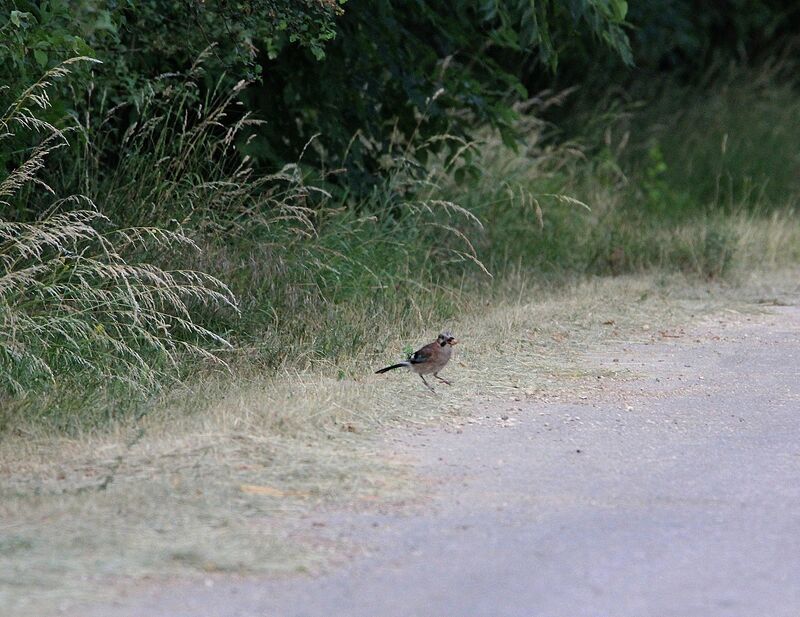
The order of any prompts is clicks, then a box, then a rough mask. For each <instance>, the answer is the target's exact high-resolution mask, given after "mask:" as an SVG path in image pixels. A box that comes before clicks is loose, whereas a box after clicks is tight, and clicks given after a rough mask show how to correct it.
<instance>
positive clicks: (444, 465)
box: [82, 307, 800, 617]
mask: <svg viewBox="0 0 800 617" xmlns="http://www.w3.org/2000/svg"><path fill="white" fill-rule="evenodd" d="M675 336H676V338H672V336H671V335H667V336H662V337H660V338H659V337H657V336H656V337H654V338H655V340H654V342H653V343H652V344H638V345H627V346H622V345H620V348H619V349H611V350H609V351H608V352H607V353H605V354H603V356H602V357H600V356H598V357H597V358H594V359H593V360H592V361H593V362H594V363H595V364H596V366H597V368H598V374H600V373H601V370H602V369H616V370H619V371H623V372H624V371H626V370H630V371H632V372H635V374H636V375H637V377H636V378H635V379H634V380H632V381H631V380H629V381H621V380H620V381H615V380H614V379H613V378H609V377H600V378H598V379H597V385H596V386H595V387H593V389H590V390H586V391H582V392H584V393H583V394H581V395H580V396H579V395H578V393H577V392H576V395H575V396H574V397H566V399H564V398H562V400H561V401H550V402H544V401H542V400H537V401H526V400H522V401H519V402H516V401H511V402H507V403H502V404H493V405H491V406H487V407H483V408H481V409H479V413H478V415H477V416H476V420H475V421H474V423H473V424H471V425H468V426H465V427H464V429H463V431H462V432H456V431H453V430H450V431H445V430H431V431H425V432H423V433H421V434H418V435H415V436H412V437H408V438H404V439H401V440H400V441H399V442H398V443H395V444H394V447H395V448H396V449H397V451H398V453H399V454H402V455H404V456H412V457H415V458H416V459H417V460H419V465H418V470H419V474H420V478H427V479H428V480H426V481H427V482H430V483H431V484H430V487H432V488H430V492H431V496H430V497H429V498H428V499H427V500H425V503H424V504H423V505H422V506H421V507H415V508H413V509H412V510H411V511H403V512H396V511H391V510H389V511H387V512H384V513H375V512H368V513H339V514H335V515H320V520H322V521H324V525H325V529H326V530H327V531H326V533H328V534H331V538H333V539H335V540H336V541H338V542H341V543H351V544H352V545H353V546H358V547H361V548H360V549H359V551H356V552H361V554H360V555H358V556H356V557H353V558H352V559H349V560H345V562H344V563H343V564H341V565H340V566H338V567H337V568H334V569H333V570H332V571H330V572H329V573H327V574H325V575H322V576H317V577H307V576H298V577H295V578H289V579H285V580H254V579H248V580H214V581H209V582H208V584H207V585H202V584H187V585H171V586H169V587H165V588H161V589H152V590H148V591H142V592H141V593H140V594H134V595H133V596H129V597H127V598H124V599H122V600H121V601H120V602H119V603H117V604H114V605H106V606H103V607H95V608H94V609H91V610H90V609H87V610H86V611H84V612H82V614H83V615H85V616H86V617H89V616H102V617H166V616H169V617H189V616H191V617H206V616H214V617H234V616H237V617H269V616H280V617H301V616H302V617H323V616H325V617H330V616H341V617H395V616H397V617H400V616H403V617H406V616H407V617H446V616H464V617H562V616H563V617H581V616H586V617H604V616H608V617H627V616H630V617H640V616H653V617H670V616H674V617H694V616H696V617H717V616H720V617H733V616H737V617H755V616H765V617H784V616H785V617H797V616H798V615H800V308H798V307H775V308H774V310H773V312H772V314H771V315H769V316H767V317H763V316H760V317H752V318H747V317H746V316H742V315H734V316H731V317H730V318H726V319H723V320H722V321H720V322H714V323H707V324H705V325H700V326H696V327H693V328H692V329H688V328H687V331H686V332H684V333H680V334H678V335H675ZM584 397H585V398H584Z"/></svg>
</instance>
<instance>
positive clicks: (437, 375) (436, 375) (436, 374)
mask: <svg viewBox="0 0 800 617" xmlns="http://www.w3.org/2000/svg"><path fill="white" fill-rule="evenodd" d="M433 376H434V377H436V379H438V380H439V381H443V382H444V383H446V384H447V385H448V386H452V385H453V384H451V383H450V382H449V381H447V380H446V379H443V378H441V377H439V374H438V373H434V374H433Z"/></svg>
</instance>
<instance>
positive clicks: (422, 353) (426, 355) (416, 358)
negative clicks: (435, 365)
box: [408, 343, 436, 364]
mask: <svg viewBox="0 0 800 617" xmlns="http://www.w3.org/2000/svg"><path fill="white" fill-rule="evenodd" d="M435 345H436V343H431V344H429V345H425V347H423V348H421V349H418V350H417V351H415V352H414V353H413V354H411V355H410V356H409V357H408V360H409V362H411V364H422V363H423V362H428V361H429V360H430V359H431V358H432V357H433V355H434V353H435V351H436V349H435V347H434V346H435Z"/></svg>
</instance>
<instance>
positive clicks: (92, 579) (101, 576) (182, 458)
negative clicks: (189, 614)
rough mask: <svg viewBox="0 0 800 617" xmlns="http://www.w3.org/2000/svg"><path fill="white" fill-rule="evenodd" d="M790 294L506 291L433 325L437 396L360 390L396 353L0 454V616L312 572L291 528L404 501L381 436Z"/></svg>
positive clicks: (213, 383)
mask: <svg viewBox="0 0 800 617" xmlns="http://www.w3.org/2000/svg"><path fill="white" fill-rule="evenodd" d="M796 281H797V272H796V270H794V271H791V272H785V273H783V274H782V275H778V274H775V273H773V274H771V275H764V276H754V275H748V276H747V277H742V279H741V280H740V284H739V285H719V284H714V285H711V284H705V285H703V284H698V283H690V282H687V281H686V280H684V279H681V278H677V277H672V278H671V279H668V280H665V279H664V278H663V277H662V278H660V279H659V278H658V277H656V276H640V277H620V278H614V279H609V278H604V279H594V280H584V281H582V282H576V283H575V284H574V285H572V286H567V287H565V288H561V289H560V290H548V289H545V288H542V287H539V286H531V285H530V284H529V283H527V282H526V281H525V279H524V277H519V278H517V279H516V280H515V279H514V277H511V278H510V279H509V280H508V281H507V282H506V283H505V284H504V285H503V289H502V293H501V294H500V295H501V296H502V297H503V298H505V299H504V300H502V301H486V303H485V304H484V302H483V301H481V302H477V301H476V302H475V303H474V304H472V305H470V306H465V307H464V313H463V317H462V318H460V319H458V320H456V321H454V322H453V323H451V324H447V325H448V326H450V327H452V328H453V330H454V331H455V332H457V333H458V336H459V338H460V339H461V340H462V345H460V346H459V347H458V348H457V352H458V353H457V356H456V359H455V360H454V362H453V365H452V366H450V367H448V368H447V369H446V371H445V373H446V375H447V376H448V377H451V378H452V379H453V380H454V386H453V387H451V388H447V387H446V386H441V387H439V388H438V394H437V395H436V396H434V395H431V394H430V393H429V392H427V390H425V389H424V388H423V387H422V384H421V383H417V382H418V381H419V380H418V379H416V377H414V376H412V375H408V374H406V373H403V372H399V371H398V372H395V373H392V374H389V375H385V376H380V377H379V376H375V375H373V374H372V369H373V368H375V367H377V366H379V365H382V364H383V363H385V362H388V361H390V360H392V359H393V358H395V357H397V356H399V355H400V353H401V352H400V350H401V348H402V347H403V344H405V343H421V342H423V341H422V340H420V341H399V340H397V341H395V342H394V344H393V345H392V346H391V347H390V348H388V349H381V350H376V349H365V350H364V351H363V353H362V354H360V355H358V356H355V357H351V358H348V359H347V360H345V361H342V362H341V363H340V364H339V365H337V366H335V367H330V368H328V369H322V370H317V371H315V372H309V373H295V374H284V375H281V376H275V377H269V378H265V377H261V376H258V375H251V376H250V378H249V379H245V378H243V379H241V380H238V381H236V382H231V381H230V380H226V379H223V378H216V379H210V380H204V381H201V382H197V383H194V384H193V385H192V386H191V387H189V388H187V389H186V390H183V391H179V392H174V393H173V394H172V395H171V396H169V397H167V398H166V399H165V400H164V401H163V403H162V404H161V405H159V407H158V409H157V410H155V411H153V412H152V413H151V414H150V415H148V416H146V417H144V418H142V419H141V420H140V421H139V422H138V423H130V424H120V425H118V426H116V427H115V428H114V429H113V430H112V431H110V432H108V433H104V434H102V435H84V436H83V437H81V438H77V439H54V438H52V437H48V436H47V435H46V434H44V433H43V434H41V435H39V436H36V435H35V434H34V435H27V436H26V437H24V438H13V437H12V438H9V439H6V441H4V442H3V443H1V444H0V477H2V486H1V488H0V495H1V496H2V498H1V499H0V520H2V521H3V522H2V527H0V549H2V550H0V572H2V573H3V574H2V575H0V602H2V604H3V606H8V607H12V608H13V610H14V614H15V615H24V614H32V615H33V614H38V615H40V614H41V612H39V613H37V612H36V611H37V610H38V611H41V610H43V609H42V607H48V606H50V607H52V606H54V605H56V604H58V603H62V602H63V603H69V602H72V601H76V600H81V599H83V600H86V599H89V598H96V597H98V594H101V593H103V590H104V589H105V590H108V589H109V586H108V581H109V579H112V580H115V581H117V582H118V581H119V580H120V579H129V578H132V579H139V578H142V577H148V576H195V575H198V574H202V575H206V574H207V573H213V572H245V573H246V572H272V573H275V572H284V571H293V570H297V569H303V568H309V567H311V568H313V567H316V564H318V563H319V562H324V561H325V560H326V559H327V558H328V557H329V555H326V554H324V553H323V554H321V553H320V552H319V551H317V552H309V551H308V547H307V546H304V545H303V543H301V542H299V541H298V540H297V539H296V537H295V536H294V535H293V534H292V522H293V521H296V520H297V519H298V518H299V517H300V516H301V515H303V514H304V513H308V512H309V511H310V510H311V509H312V508H314V507H318V506H320V505H322V506H325V507H331V506H336V505H342V504H346V503H354V502H355V503H358V502H360V501H362V500H368V501H369V500H373V499H376V498H379V499H381V500H384V501H386V500H388V501H391V500H395V501H398V500H404V499H407V498H409V497H411V496H413V495H414V487H413V477H412V476H411V472H410V470H409V468H408V467H407V465H406V464H405V463H404V462H403V461H397V460H394V461H393V460H390V459H389V458H388V457H387V456H386V454H385V452H384V446H383V445H382V440H381V437H382V436H383V435H386V431H387V429H390V428H392V427H403V426H408V425H419V424H430V423H442V422H444V423H448V422H453V423H459V422H462V421H463V420H464V418H465V416H466V415H468V414H470V413H473V412H474V410H475V409H476V408H477V405H478V404H479V403H480V402H485V401H492V400H503V399H504V400H508V398H509V397H512V398H529V399H534V400H543V399H546V398H550V397H553V396H561V397H564V398H569V397H577V395H578V394H579V393H583V392H587V391H590V388H591V387H592V383H593V382H594V381H595V376H594V372H593V369H592V366H591V364H587V362H588V360H587V358H588V356H589V355H590V354H591V353H597V352H598V351H602V350H603V349H604V346H605V345H607V343H608V342H609V341H614V344H617V345H618V344H620V342H624V341H629V340H638V339H641V338H642V337H647V336H650V333H654V332H656V331H658V330H661V329H665V328H669V327H671V326H673V325H675V324H677V323H680V322H685V321H687V320H688V319H690V318H691V317H690V316H698V315H702V314H708V313H712V312H714V311H718V310H720V308H721V307H724V306H738V307H739V308H742V307H746V308H747V309H748V310H758V306H757V304H754V302H755V301H757V300H758V299H761V298H768V299H769V298H775V297H781V294H782V293H784V292H785V291H787V290H788V291H791V292H793V293H795V294H796V293H797V292H798V291H800V290H798V288H797V283H796ZM608 322H613V326H610V325H609V324H608ZM644 326H647V328H648V329H647V330H645V329H644ZM433 334H434V332H430V333H428V336H433ZM347 373H351V374H354V375H357V377H355V378H340V377H339V375H342V374H347ZM618 377H620V378H625V375H624V374H623V375H618Z"/></svg>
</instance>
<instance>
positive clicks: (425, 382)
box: [419, 375, 436, 394]
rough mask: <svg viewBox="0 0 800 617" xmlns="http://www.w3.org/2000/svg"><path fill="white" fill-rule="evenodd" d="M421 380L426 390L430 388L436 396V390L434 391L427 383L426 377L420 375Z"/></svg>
mask: <svg viewBox="0 0 800 617" xmlns="http://www.w3.org/2000/svg"><path fill="white" fill-rule="evenodd" d="M419 378H420V379H421V380H422V383H424V384H425V387H426V388H428V390H430V391H431V392H433V393H434V394H436V390H434V389H433V388H432V387H431V385H430V384H429V383H428V382H427V381H425V377H424V376H422V375H420V376H419Z"/></svg>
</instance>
